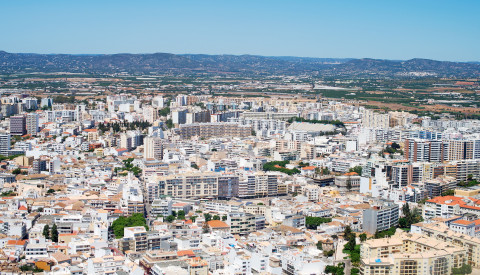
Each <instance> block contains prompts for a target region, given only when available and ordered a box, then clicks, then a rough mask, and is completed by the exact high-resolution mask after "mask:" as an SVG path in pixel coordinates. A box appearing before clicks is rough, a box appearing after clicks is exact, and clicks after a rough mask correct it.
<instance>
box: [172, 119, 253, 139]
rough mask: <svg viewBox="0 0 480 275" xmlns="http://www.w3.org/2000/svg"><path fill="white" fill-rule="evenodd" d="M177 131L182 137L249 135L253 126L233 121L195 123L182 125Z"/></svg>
mask: <svg viewBox="0 0 480 275" xmlns="http://www.w3.org/2000/svg"><path fill="white" fill-rule="evenodd" d="M175 133H176V134H177V135H179V136H180V137H181V138H182V139H189V138H191V137H194V136H198V137H201V138H212V137H248V136H250V135H251V134H252V127H251V126H249V125H240V124H238V123H231V122H211V123H193V124H185V125H180V126H179V128H177V129H175Z"/></svg>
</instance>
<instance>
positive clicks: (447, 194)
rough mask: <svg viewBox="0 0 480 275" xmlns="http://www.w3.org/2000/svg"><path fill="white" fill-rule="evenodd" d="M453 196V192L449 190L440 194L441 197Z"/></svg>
mask: <svg viewBox="0 0 480 275" xmlns="http://www.w3.org/2000/svg"><path fill="white" fill-rule="evenodd" d="M454 195H455V190H453V189H450V190H447V191H445V192H443V193H442V196H454Z"/></svg>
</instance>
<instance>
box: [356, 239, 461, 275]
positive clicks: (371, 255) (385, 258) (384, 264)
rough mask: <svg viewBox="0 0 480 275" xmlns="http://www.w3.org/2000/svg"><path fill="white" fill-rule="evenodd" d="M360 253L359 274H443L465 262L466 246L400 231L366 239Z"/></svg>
mask: <svg viewBox="0 0 480 275" xmlns="http://www.w3.org/2000/svg"><path fill="white" fill-rule="evenodd" d="M360 256H361V265H360V274H362V275H374V274H384V275H386V274H398V275H411V274H436V275H443V274H450V272H451V270H452V268H460V267H461V266H462V265H463V264H465V263H467V251H466V249H464V248H462V247H459V246H456V245H453V244H451V243H445V242H444V241H442V240H438V239H435V238H432V237H426V236H423V235H421V234H414V233H406V232H402V231H401V230H397V233H396V234H395V235H394V236H392V237H391V238H387V239H373V240H367V241H365V242H364V243H363V244H362V246H361V251H360Z"/></svg>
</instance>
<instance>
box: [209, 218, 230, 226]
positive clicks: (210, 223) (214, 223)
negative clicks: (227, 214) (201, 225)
mask: <svg viewBox="0 0 480 275" xmlns="http://www.w3.org/2000/svg"><path fill="white" fill-rule="evenodd" d="M207 224H208V226H210V227H211V228H229V227H230V226H229V225H228V224H226V223H225V222H222V221H219V220H211V221H208V222H207Z"/></svg>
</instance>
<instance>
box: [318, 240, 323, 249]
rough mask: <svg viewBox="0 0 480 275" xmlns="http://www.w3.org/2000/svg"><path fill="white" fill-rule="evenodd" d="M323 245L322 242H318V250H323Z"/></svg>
mask: <svg viewBox="0 0 480 275" xmlns="http://www.w3.org/2000/svg"><path fill="white" fill-rule="evenodd" d="M322 245H323V244H322V242H321V241H318V242H317V249H318V250H323V247H322Z"/></svg>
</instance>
